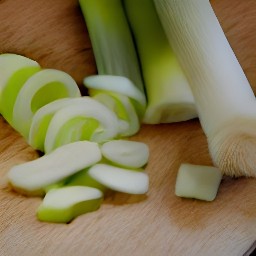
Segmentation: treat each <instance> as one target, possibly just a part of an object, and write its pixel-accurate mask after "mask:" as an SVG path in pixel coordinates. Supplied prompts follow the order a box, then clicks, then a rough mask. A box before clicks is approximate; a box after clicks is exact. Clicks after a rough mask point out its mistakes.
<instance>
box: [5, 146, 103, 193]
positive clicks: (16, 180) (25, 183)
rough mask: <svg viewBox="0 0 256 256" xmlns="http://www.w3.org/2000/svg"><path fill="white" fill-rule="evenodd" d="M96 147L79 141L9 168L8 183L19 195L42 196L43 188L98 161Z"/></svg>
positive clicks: (99, 156) (99, 152) (98, 152)
mask: <svg viewBox="0 0 256 256" xmlns="http://www.w3.org/2000/svg"><path fill="white" fill-rule="evenodd" d="M101 157H102V156H101V151H100V148H99V146H98V144H97V143H95V142H89V141H78V142H74V143H70V144H67V145H64V146H62V147H59V148H57V149H56V150H54V151H53V152H51V154H47V155H44V156H42V157H40V158H37V159H35V160H33V161H30V162H26V163H22V164H19V165H16V166H14V167H12V168H11V170H10V171H9V173H8V179H9V183H10V184H11V186H12V187H13V188H14V189H15V190H17V191H18V192H20V193H23V194H27V195H34V196H35V195H42V194H44V191H45V190H44V188H47V187H48V186H49V185H51V184H54V183H58V182H60V181H62V180H63V179H65V178H67V177H69V176H70V175H73V174H75V173H77V172H78V171H80V170H83V169H84V168H87V167H89V166H91V165H93V164H95V163H97V162H99V161H100V160H101Z"/></svg>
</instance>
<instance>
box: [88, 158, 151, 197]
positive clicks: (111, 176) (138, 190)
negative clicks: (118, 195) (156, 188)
mask: <svg viewBox="0 0 256 256" xmlns="http://www.w3.org/2000/svg"><path fill="white" fill-rule="evenodd" d="M89 175H90V176H91V177H92V178H94V179H95V180H97V181H98V182H99V183H101V184H103V185H104V186H106V187H107V188H109V189H112V190H115V191H119V192H123V193H128V194H145V193H146V192H147V191H148V186H149V178H148V175H147V174H146V173H144V172H140V171H134V170H129V169H125V168H121V167H116V166H113V165H108V164H100V163H99V164H95V165H93V166H92V167H91V168H90V169H89Z"/></svg>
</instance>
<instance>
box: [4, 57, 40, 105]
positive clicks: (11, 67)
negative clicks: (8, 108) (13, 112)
mask: <svg viewBox="0 0 256 256" xmlns="http://www.w3.org/2000/svg"><path fill="white" fill-rule="evenodd" d="M25 67H40V66H39V64H38V63H37V62H36V61H34V60H31V59H29V58H27V57H24V56H21V55H18V54H13V53H3V54H0V77H1V79H0V102H1V101H2V90H3V89H4V87H5V86H6V84H7V82H8V80H9V78H10V77H11V76H12V75H13V74H14V73H15V72H16V71H18V70H19V69H22V68H25ZM0 104H1V103H0Z"/></svg>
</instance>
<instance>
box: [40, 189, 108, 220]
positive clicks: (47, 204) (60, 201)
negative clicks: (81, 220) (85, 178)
mask: <svg viewBox="0 0 256 256" xmlns="http://www.w3.org/2000/svg"><path fill="white" fill-rule="evenodd" d="M102 198H103V194H102V192H101V191H100V190H98V189H96V188H90V187H85V186H72V187H64V188H57V189H51V190H50V191H49V192H48V193H47V194H46V196H45V197H44V199H43V202H42V203H41V204H40V206H39V208H38V209H37V218H38V219H39V220H40V221H46V222H55V223H68V222H70V221H71V220H73V219H74V218H76V217H77V216H79V215H82V214H85V213H87V212H92V211H96V210H98V209H99V207H100V205H101V202H102Z"/></svg>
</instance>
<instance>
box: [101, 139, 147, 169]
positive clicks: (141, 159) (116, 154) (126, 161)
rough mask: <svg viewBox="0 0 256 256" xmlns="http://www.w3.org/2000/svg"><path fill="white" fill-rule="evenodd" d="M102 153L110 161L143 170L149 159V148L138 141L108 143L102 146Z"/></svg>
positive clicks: (113, 141)
mask: <svg viewBox="0 0 256 256" xmlns="http://www.w3.org/2000/svg"><path fill="white" fill-rule="evenodd" d="M101 152H102V155H103V156H104V157H105V158H106V159H108V160H109V161H111V162H113V163H114V164H117V165H120V166H123V167H127V168H141V167H142V166H144V165H145V164H146V163H147V162H148V158H149V149H148V146H147V145H146V144H145V143H142V142H138V141H129V140H112V141H108V142H105V143H104V144H103V145H102V146H101Z"/></svg>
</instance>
